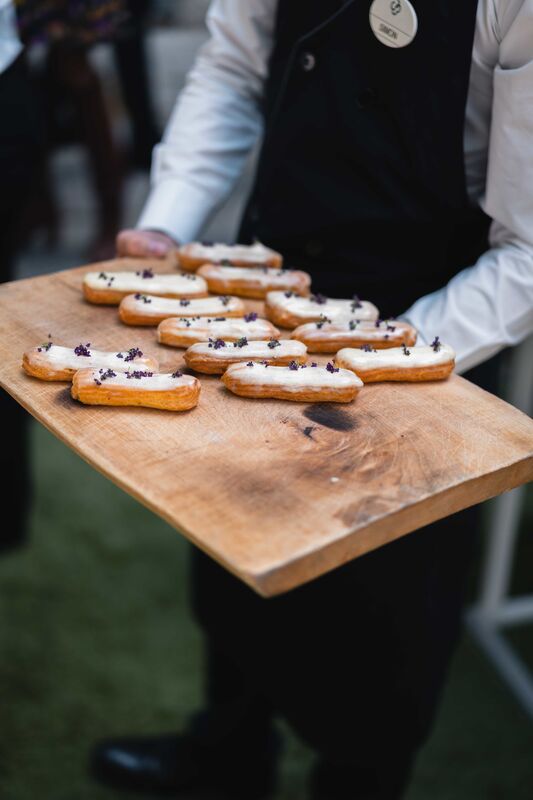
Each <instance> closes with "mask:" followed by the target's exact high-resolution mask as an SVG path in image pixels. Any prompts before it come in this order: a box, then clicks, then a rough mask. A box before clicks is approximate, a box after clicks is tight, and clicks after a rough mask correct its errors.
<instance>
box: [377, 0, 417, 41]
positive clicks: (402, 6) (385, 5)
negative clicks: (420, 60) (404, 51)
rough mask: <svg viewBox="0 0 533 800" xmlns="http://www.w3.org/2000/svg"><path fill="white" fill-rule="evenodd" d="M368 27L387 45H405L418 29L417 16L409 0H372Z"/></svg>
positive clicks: (411, 39)
mask: <svg viewBox="0 0 533 800" xmlns="http://www.w3.org/2000/svg"><path fill="white" fill-rule="evenodd" d="M370 27H371V28H372V31H373V33H374V36H375V37H376V38H377V39H378V40H379V41H380V42H381V43H382V44H384V45H386V46H387V47H407V45H408V44H411V42H412V41H413V39H414V38H415V36H416V34H417V31H418V17H417V16H416V11H415V10H414V8H413V6H412V4H411V3H410V2H409V0H374V2H373V3H372V5H371V6H370Z"/></svg>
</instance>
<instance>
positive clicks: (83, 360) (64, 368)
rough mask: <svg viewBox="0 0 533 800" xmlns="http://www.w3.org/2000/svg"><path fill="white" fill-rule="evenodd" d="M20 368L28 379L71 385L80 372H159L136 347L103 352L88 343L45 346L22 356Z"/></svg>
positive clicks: (155, 362)
mask: <svg viewBox="0 0 533 800" xmlns="http://www.w3.org/2000/svg"><path fill="white" fill-rule="evenodd" d="M22 367H23V369H24V371H25V372H27V374H28V375H31V376H32V377H34V378H40V379H41V380H42V381H70V380H72V378H73V376H74V374H75V373H76V372H77V371H78V370H79V369H83V368H93V369H104V370H106V369H112V370H113V371H114V372H125V371H127V370H130V369H146V370H150V371H152V372H157V371H158V369H159V365H158V363H157V361H156V360H155V359H154V358H149V357H148V356H144V355H143V353H142V351H141V350H139V348H138V347H131V348H129V349H126V350H122V351H118V352H117V351H115V352H106V351H103V350H94V349H93V348H92V347H91V344H90V342H88V343H87V344H79V345H77V346H76V347H62V346H60V345H57V344H52V342H45V343H44V344H41V345H39V346H38V347H32V349H31V350H27V351H26V352H25V353H24V355H23V356H22Z"/></svg>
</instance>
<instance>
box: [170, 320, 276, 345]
mask: <svg viewBox="0 0 533 800" xmlns="http://www.w3.org/2000/svg"><path fill="white" fill-rule="evenodd" d="M187 322H189V323H190V324H189V325H188V324H187ZM163 326H164V330H165V331H173V330H174V331H177V332H179V334H180V336H182V337H183V338H185V339H187V338H188V339H194V341H197V339H198V337H199V335H200V334H203V335H205V338H206V340H207V339H209V338H211V339H224V338H225V337H231V338H234V337H235V338H237V339H240V338H241V337H242V336H247V337H248V338H250V337H252V336H253V338H254V339H264V338H266V337H267V336H270V334H271V331H272V327H273V326H272V324H271V323H270V322H268V321H267V320H266V319H256V320H250V322H247V321H246V320H245V319H244V318H241V317H229V318H228V319H226V320H224V321H223V322H222V321H216V320H215V319H209V318H208V317H198V318H196V319H195V318H191V319H177V318H176V317H169V319H167V320H165V322H164V323H161V327H163Z"/></svg>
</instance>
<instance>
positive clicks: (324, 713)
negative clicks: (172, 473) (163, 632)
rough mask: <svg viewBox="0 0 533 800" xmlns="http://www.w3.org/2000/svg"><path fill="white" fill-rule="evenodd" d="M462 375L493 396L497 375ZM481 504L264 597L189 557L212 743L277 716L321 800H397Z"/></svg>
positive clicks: (433, 697) (445, 656)
mask: <svg viewBox="0 0 533 800" xmlns="http://www.w3.org/2000/svg"><path fill="white" fill-rule="evenodd" d="M469 377H471V378H475V379H477V381H478V382H479V383H481V384H483V385H485V386H486V387H487V388H489V387H490V388H492V389H494V378H495V365H494V364H488V365H484V366H483V367H482V368H480V369H478V370H477V371H475V374H471V375H470V376H469ZM478 518H479V508H471V509H467V510H466V511H464V512H461V513H459V514H455V515H453V516H450V517H448V518H446V519H443V520H441V521H439V522H437V523H435V524H433V525H430V526H428V527H426V528H425V529H422V530H419V531H417V532H415V533H412V534H410V535H408V536H406V537H404V538H402V539H399V540H398V541H396V542H394V543H392V544H389V545H387V546H385V547H383V548H381V549H379V550H376V551H375V552H372V553H369V554H368V555H366V556H364V557H362V558H360V559H357V560H356V561H353V562H352V563H349V564H347V565H345V566H343V567H341V568H339V569H337V570H335V571H334V572H332V573H330V574H328V575H325V576H324V577H321V578H319V579H318V580H315V581H314V582H312V583H310V584H308V585H306V586H303V587H301V588H298V589H296V590H294V591H292V592H289V593H288V594H286V595H283V596H281V597H276V598H273V599H269V600H264V599H262V598H260V597H259V596H257V595H256V594H255V593H254V592H252V591H251V590H250V589H249V588H248V587H246V586H245V585H244V584H242V583H241V582H240V581H238V580H237V579H236V578H234V577H233V576H232V575H230V574H229V573H228V572H226V571H225V570H224V569H222V568H221V567H219V566H218V565H217V564H215V562H214V561H212V560H211V559H210V558H208V557H207V556H205V555H203V554H202V553H200V552H199V551H198V550H195V551H194V553H193V603H194V610H195V613H196V617H197V619H198V621H199V623H200V625H201V626H202V628H203V629H204V631H205V633H206V636H207V642H208V649H207V652H208V675H209V680H208V698H207V699H208V707H209V711H208V713H209V715H210V717H211V720H212V723H213V724H212V726H211V728H212V730H214V731H218V734H219V736H220V737H224V736H228V735H235V731H237V730H239V729H240V730H241V731H242V734H243V743H244V746H246V743H250V746H252V747H253V746H255V742H258V741H259V742H260V741H262V740H264V736H265V732H266V730H267V728H268V726H269V725H270V723H271V720H272V716H273V715H274V714H280V715H281V716H283V717H284V718H285V719H286V720H287V721H288V722H289V724H290V725H291V726H292V728H293V729H294V731H295V732H296V733H297V734H298V735H299V736H300V737H301V738H302V739H304V740H305V741H306V742H307V743H308V744H309V745H311V747H313V748H314V749H315V750H316V752H317V754H319V757H320V763H319V766H318V768H317V771H316V773H315V790H316V795H315V796H316V797H320V798H323V797H324V798H329V797H332V798H337V797H339V798H341V797H342V798H343V800H349V798H354V800H355V798H359V797H372V798H374V797H376V798H378V797H379V798H387V800H388V798H399V797H401V796H402V793H403V790H404V788H405V786H406V785H407V783H408V780H409V775H410V770H411V766H412V763H413V760H414V758H415V756H416V753H417V751H418V750H419V748H420V747H421V745H422V744H423V743H424V742H425V741H426V739H427V737H428V735H429V733H430V731H431V727H432V723H433V721H434V718H435V714H436V710H437V707H438V702H439V698H440V695H441V691H442V688H443V685H444V682H445V678H446V674H447V671H448V668H449V665H450V660H451V657H452V654H453V651H454V648H455V645H456V643H457V639H458V635H459V631H460V624H461V612H462V608H463V603H464V596H465V583H466V579H467V576H468V572H469V568H470V565H471V561H472V555H473V552H474V544H475V539H476V531H477V527H478Z"/></svg>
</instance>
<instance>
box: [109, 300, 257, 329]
mask: <svg viewBox="0 0 533 800" xmlns="http://www.w3.org/2000/svg"><path fill="white" fill-rule="evenodd" d="M118 313H119V317H120V319H121V320H122V322H125V323H126V325H159V323H160V322H162V321H163V320H164V319H167V318H168V317H197V316H205V317H218V316H224V317H242V316H244V314H245V313H246V308H245V305H244V303H243V301H242V300H241V299H240V298H239V297H203V298H199V299H198V300H196V299H193V300H187V299H183V300H171V299H168V298H166V297H156V296H155V295H149V294H129V295H128V296H127V297H125V298H124V299H123V300H122V301H121V303H120V305H119V308H118Z"/></svg>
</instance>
